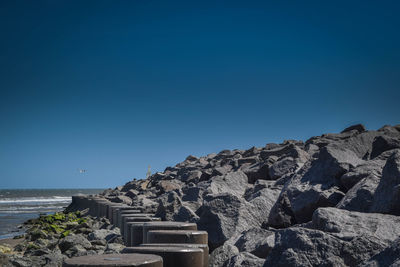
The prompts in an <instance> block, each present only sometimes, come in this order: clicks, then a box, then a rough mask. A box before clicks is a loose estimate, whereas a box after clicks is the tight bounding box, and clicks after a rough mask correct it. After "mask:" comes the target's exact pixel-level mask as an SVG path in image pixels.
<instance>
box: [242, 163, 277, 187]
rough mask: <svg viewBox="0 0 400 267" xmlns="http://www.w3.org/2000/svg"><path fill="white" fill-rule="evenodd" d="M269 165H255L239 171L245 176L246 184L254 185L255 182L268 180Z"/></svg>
mask: <svg viewBox="0 0 400 267" xmlns="http://www.w3.org/2000/svg"><path fill="white" fill-rule="evenodd" d="M270 164H271V163H264V162H262V163H256V164H253V165H250V166H245V167H241V168H240V169H241V170H242V171H243V172H244V173H245V174H246V175H247V182H248V183H250V184H254V183H255V182H256V181H257V180H270V179H271V177H270V176H269V167H270Z"/></svg>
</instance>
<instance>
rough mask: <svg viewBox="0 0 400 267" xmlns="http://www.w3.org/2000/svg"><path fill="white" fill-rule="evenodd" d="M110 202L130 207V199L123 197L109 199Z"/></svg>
mask: <svg viewBox="0 0 400 267" xmlns="http://www.w3.org/2000/svg"><path fill="white" fill-rule="evenodd" d="M110 200H111V201H112V202H116V203H122V204H126V205H131V204H132V199H131V198H130V197H128V196H124V195H120V196H116V197H113V198H110Z"/></svg>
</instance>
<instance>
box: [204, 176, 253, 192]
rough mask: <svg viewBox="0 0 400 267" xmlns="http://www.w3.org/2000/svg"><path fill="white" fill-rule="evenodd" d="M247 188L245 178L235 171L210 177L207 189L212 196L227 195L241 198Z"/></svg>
mask: <svg viewBox="0 0 400 267" xmlns="http://www.w3.org/2000/svg"><path fill="white" fill-rule="evenodd" d="M248 186H249V185H248V183H247V176H246V175H245V174H244V173H243V172H242V171H237V172H230V173H227V174H225V175H222V176H216V177H212V178H211V179H210V180H209V184H208V189H209V192H210V193H212V194H219V193H229V194H233V195H237V196H239V197H241V196H243V194H244V193H245V191H246V189H247V187H248Z"/></svg>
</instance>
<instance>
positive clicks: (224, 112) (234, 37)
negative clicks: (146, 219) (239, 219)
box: [0, 0, 400, 188]
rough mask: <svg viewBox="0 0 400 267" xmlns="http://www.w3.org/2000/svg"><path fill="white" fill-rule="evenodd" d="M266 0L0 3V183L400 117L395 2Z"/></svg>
mask: <svg viewBox="0 0 400 267" xmlns="http://www.w3.org/2000/svg"><path fill="white" fill-rule="evenodd" d="M264 2H267V1H264ZM268 2H269V3H261V2H253V1H226V2H222V1H198V2H194V1H182V2H174V1H148V0H146V1H116V0H112V1H111V0H110V1H97V0H96V1H50V0H48V1H14V0H4V1H1V2H0V34H1V35H0V38H1V41H0V188H63V187H68V188H80V187H114V186H117V185H121V184H124V183H125V182H127V181H128V180H130V179H132V178H134V177H136V178H143V177H144V176H145V174H146V171H147V166H148V165H151V166H152V170H153V172H154V171H162V170H164V168H165V167H167V166H171V165H175V164H176V163H178V162H180V161H182V160H184V159H185V157H186V156H187V155H189V154H193V155H196V156H201V155H205V154H208V153H212V152H218V151H220V150H222V149H234V148H240V149H246V148H249V147H251V146H253V145H255V146H264V145H265V144H266V143H269V142H281V141H282V140H284V139H302V140H305V139H307V138H309V137H311V136H313V135H320V134H322V133H326V132H338V131H341V130H342V129H344V128H345V127H347V126H349V125H351V124H353V123H364V124H365V125H366V126H367V128H369V129H377V128H379V127H381V126H382V125H384V124H398V123H400V120H399V119H400V104H399V103H400V102H399V100H400V88H399V87H400V35H399V29H400V16H399V13H400V4H399V3H400V2H399V1H275V2H276V3H271V2H272V1H268ZM79 168H82V169H87V173H85V174H79V172H78V169H79Z"/></svg>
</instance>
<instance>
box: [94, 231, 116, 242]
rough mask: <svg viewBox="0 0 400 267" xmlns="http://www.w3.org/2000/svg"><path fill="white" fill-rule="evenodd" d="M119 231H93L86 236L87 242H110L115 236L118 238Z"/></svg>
mask: <svg viewBox="0 0 400 267" xmlns="http://www.w3.org/2000/svg"><path fill="white" fill-rule="evenodd" d="M119 234H120V233H119V229H118V228H115V229H114V230H108V229H99V230H94V231H93V232H91V233H90V234H89V235H88V240H90V241H92V240H105V241H107V242H108V241H110V240H111V239H114V238H115V236H118V235H119Z"/></svg>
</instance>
